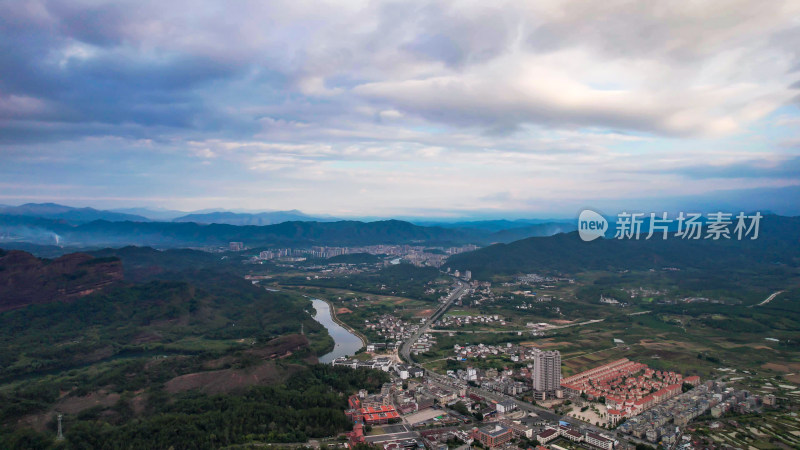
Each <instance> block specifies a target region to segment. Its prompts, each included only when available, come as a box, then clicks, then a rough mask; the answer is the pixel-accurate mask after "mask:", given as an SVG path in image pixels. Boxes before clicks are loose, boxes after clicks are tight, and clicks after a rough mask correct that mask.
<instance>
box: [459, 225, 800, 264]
mask: <svg viewBox="0 0 800 450" xmlns="http://www.w3.org/2000/svg"><path fill="white" fill-rule="evenodd" d="M447 265H448V266H450V267H452V268H454V269H460V270H465V269H468V270H471V271H472V274H473V276H475V277H478V278H483V279H488V278H490V277H492V276H494V275H512V274H519V273H530V272H543V273H552V272H562V273H575V272H579V271H584V270H624V269H650V268H656V269H659V268H664V267H675V268H681V269H699V270H717V271H719V272H724V271H730V270H733V271H736V270H769V269H771V268H775V267H789V268H797V267H798V266H799V265H800V217H781V216H766V217H764V218H763V219H762V222H761V228H760V236H759V238H758V239H756V240H749V239H745V240H741V241H740V240H736V239H730V240H726V239H722V240H718V241H714V240H710V239H700V240H683V239H681V238H679V237H675V236H670V237H669V238H668V239H666V240H663V239H650V240H628V239H623V240H618V239H597V240H595V241H592V242H584V241H582V240H581V239H580V238H579V236H578V233H577V232H572V233H563V234H557V235H554V236H549V237H534V238H528V239H523V240H519V241H516V242H512V243H510V244H496V245H492V246H489V247H485V248H482V249H479V250H476V251H474V252H469V253H462V254H459V255H454V256H452V257H450V258H449V259H448V260H447Z"/></svg>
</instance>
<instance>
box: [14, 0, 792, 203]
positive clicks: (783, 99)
mask: <svg viewBox="0 0 800 450" xmlns="http://www.w3.org/2000/svg"><path fill="white" fill-rule="evenodd" d="M799 98H800V2H798V1H796V0H794V1H792V0H790V1H786V2H781V1H779V0H776V1H770V2H766V3H765V2H763V1H738V0H729V1H725V2H719V1H708V2H706V1H676V2H671V1H664V2H662V1H653V2H650V1H644V2H629V1H614V0H607V1H600V2H599V1H596V0H585V1H584V0H580V1H535V2H532V1H519V2H502V1H492V2H486V1H475V2H448V1H436V2H416V1H408V0H403V1H399V2H380V1H362V2H359V1H348V2H336V3H323V2H318V1H313V2H305V1H298V0H289V1H283V0H270V1H267V2H265V1H252V2H249V1H229V2H215V3H209V2H203V1H198V0H192V1H179V0H170V1H163V0H161V1H155V2H149V1H142V0H137V1H133V2H123V1H116V2H109V3H105V2H99V1H75V0H70V1H34V0H30V1H28V0H21V1H20V0H8V1H6V0H0V203H2V204H19V203H23V202H43V201H55V202H59V203H65V204H70V205H78V206H86V205H88V206H95V207H104V208H108V207H131V206H151V207H165V208H176V209H182V210H194V209H201V208H214V207H221V208H229V209H251V210H282V209H293V208H297V209H301V210H303V211H305V212H309V213H317V214H319V213H327V214H332V215H336V216H343V217H344V216H424V215H433V216H442V217H446V216H450V217H455V216H473V217H477V216H482V217H490V216H496V217H500V216H509V217H510V216H520V217H521V216H527V217H537V216H538V217H545V216H559V215H562V216H564V215H573V214H574V213H575V211H576V210H577V209H579V208H581V207H585V206H596V207H605V208H615V207H621V206H628V205H635V207H638V208H640V209H645V210H646V209H648V208H649V209H657V208H661V207H664V208H667V207H675V208H679V207H681V206H686V205H687V204H690V203H691V202H693V201H694V202H698V201H700V200H699V199H702V202H705V204H707V205H709V207H711V208H713V207H715V206H720V207H726V206H729V205H732V207H733V206H739V205H737V204H736V202H737V201H738V202H741V201H743V200H747V201H748V202H750V203H748V205H747V206H748V207H751V206H752V207H763V208H770V209H773V210H776V211H777V212H782V213H792V214H800V202H798V200H797V198H798V195H800V187H798V186H800V109H798V107H799V106H800V100H799ZM759 202H763V203H759Z"/></svg>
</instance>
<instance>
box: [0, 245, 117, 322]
mask: <svg viewBox="0 0 800 450" xmlns="http://www.w3.org/2000/svg"><path fill="white" fill-rule="evenodd" d="M121 279H122V264H121V263H120V260H119V259H118V258H115V257H107V258H94V257H92V256H90V255H87V254H84V253H73V254H69V255H64V256H62V257H60V258H57V259H54V260H50V259H40V258H37V257H35V256H33V255H31V254H30V253H26V252H22V251H16V250H12V251H8V252H6V251H4V250H2V249H0V312H1V311H6V310H9V309H14V308H21V307H24V306H27V305H34V304H40V303H48V302H53V301H64V300H71V299H75V298H79V297H83V296H86V295H89V294H91V293H93V292H97V291H99V290H101V289H103V288H105V287H108V286H110V285H112V284H114V283H115V282H118V281H120V280H121Z"/></svg>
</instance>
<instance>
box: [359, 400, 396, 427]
mask: <svg viewBox="0 0 800 450" xmlns="http://www.w3.org/2000/svg"><path fill="white" fill-rule="evenodd" d="M359 412H360V413H361V416H362V418H363V420H364V423H366V424H368V425H374V424H380V423H389V421H391V420H393V419H400V414H398V413H397V411H396V410H395V409H394V406H387V405H383V406H374V407H370V408H361V409H360V410H359Z"/></svg>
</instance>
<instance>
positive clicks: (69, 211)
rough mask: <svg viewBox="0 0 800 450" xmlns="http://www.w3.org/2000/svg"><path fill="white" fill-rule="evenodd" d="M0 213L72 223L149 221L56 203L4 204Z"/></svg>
mask: <svg viewBox="0 0 800 450" xmlns="http://www.w3.org/2000/svg"><path fill="white" fill-rule="evenodd" d="M0 214H5V215H9V216H26V217H40V218H43V219H53V220H63V221H66V222H69V223H74V224H80V223H88V222H92V221H94V220H107V221H109V222H124V221H126V220H128V221H132V222H149V221H150V219H148V218H147V217H143V216H139V215H135V214H124V213H119V212H113V211H103V210H98V209H94V208H73V207H71V206H64V205H59V204H56V203H26V204H24V205H20V206H4V207H0Z"/></svg>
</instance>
